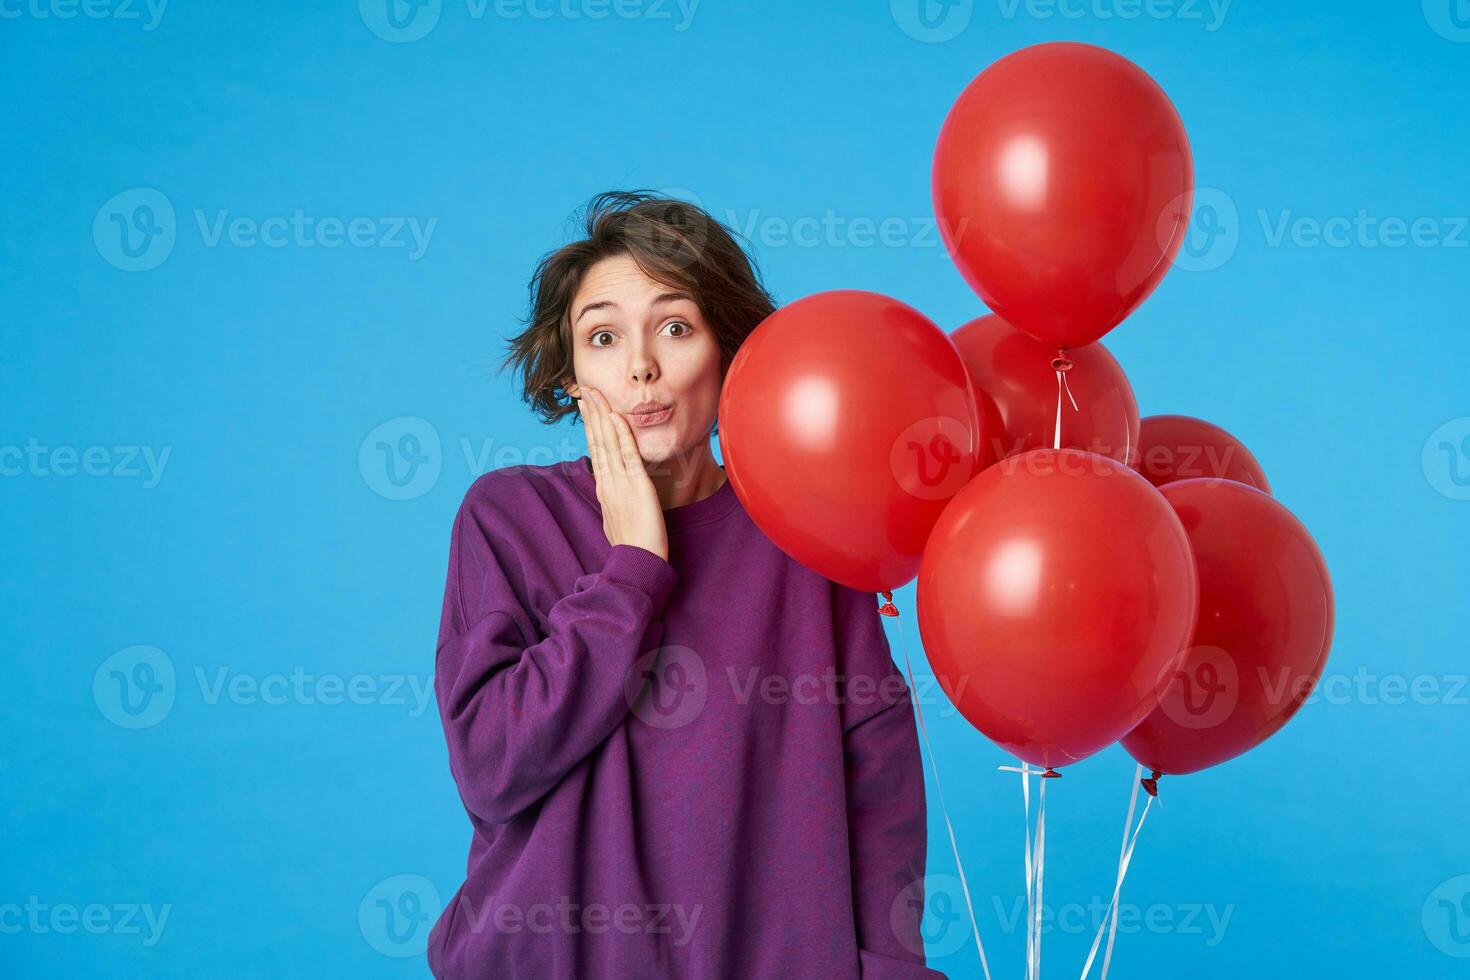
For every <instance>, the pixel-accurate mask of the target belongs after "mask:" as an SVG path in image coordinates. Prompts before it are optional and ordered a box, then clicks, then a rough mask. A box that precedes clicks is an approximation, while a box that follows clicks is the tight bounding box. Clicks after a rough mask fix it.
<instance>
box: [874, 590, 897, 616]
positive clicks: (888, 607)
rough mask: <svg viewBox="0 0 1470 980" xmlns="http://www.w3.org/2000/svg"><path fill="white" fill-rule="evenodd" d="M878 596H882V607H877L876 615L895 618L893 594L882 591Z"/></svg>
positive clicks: (895, 610) (895, 607) (895, 608)
mask: <svg viewBox="0 0 1470 980" xmlns="http://www.w3.org/2000/svg"><path fill="white" fill-rule="evenodd" d="M879 594H880V595H882V596H883V605H881V606H879V607H878V614H879V615H881V616H897V615H898V607H897V606H895V605H894V604H893V593H892V592H889V591H888V590H887V589H884V590H883V591H882V592H881V593H879Z"/></svg>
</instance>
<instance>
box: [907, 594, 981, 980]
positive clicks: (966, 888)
mask: <svg viewBox="0 0 1470 980" xmlns="http://www.w3.org/2000/svg"><path fill="white" fill-rule="evenodd" d="M894 608H897V606H896V605H895V607H894ZM894 618H895V619H897V620H898V637H899V647H900V648H901V649H902V650H903V665H904V669H905V670H907V671H908V675H909V698H910V700H912V701H913V702H914V712H915V713H916V714H917V715H918V716H919V731H921V732H922V733H923V735H924V749H925V751H926V752H927V754H928V756H929V771H930V772H932V773H933V774H934V792H935V795H936V796H937V797H938V798H939V812H940V813H942V814H944V827H945V829H946V830H948V831H949V847H950V850H952V851H954V864H955V867H956V868H957V869H958V870H959V873H960V889H961V890H962V891H963V892H964V893H965V910H966V911H967V912H968V913H969V915H970V928H971V929H972V930H973V931H974V933H975V948H976V949H977V950H979V951H980V969H982V970H984V971H985V980H990V963H989V961H987V960H986V958H985V944H984V943H982V942H981V941H980V926H979V925H978V924H977V923H976V921H975V905H974V903H973V902H971V901H970V883H969V881H968V880H966V878H965V866H964V864H963V862H961V861H960V845H959V843H958V842H957V841H956V840H955V836H954V824H953V823H951V822H950V819H949V807H947V806H945V804H944V786H943V785H942V784H941V783H940V782H939V765H938V764H937V763H936V762H935V760H934V747H933V746H932V745H931V744H930V743H929V727H928V726H927V725H925V724H924V709H923V708H922V707H920V706H919V695H918V691H917V690H916V685H915V684H914V665H913V664H912V663H910V662H909V644H908V630H907V629H905V628H904V622H903V616H902V615H898V616H895V617H894Z"/></svg>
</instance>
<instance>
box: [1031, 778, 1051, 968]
mask: <svg viewBox="0 0 1470 980" xmlns="http://www.w3.org/2000/svg"><path fill="white" fill-rule="evenodd" d="M1046 783H1047V781H1046V780H1045V779H1042V781H1041V792H1040V793H1038V794H1037V799H1036V861H1035V862H1034V865H1035V868H1036V910H1035V917H1034V918H1033V920H1032V921H1033V923H1034V925H1033V930H1034V931H1035V933H1036V942H1035V943H1034V944H1032V947H1031V948H1032V956H1033V958H1034V959H1033V962H1034V964H1035V971H1034V972H1033V974H1032V977H1033V980H1041V915H1042V909H1043V908H1044V906H1043V905H1042V902H1041V884H1042V882H1043V880H1045V879H1044V871H1045V868H1046Z"/></svg>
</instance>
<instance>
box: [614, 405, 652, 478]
mask: <svg viewBox="0 0 1470 980" xmlns="http://www.w3.org/2000/svg"><path fill="white" fill-rule="evenodd" d="M608 420H609V421H610V422H612V426H613V431H614V432H616V433H617V437H618V450H619V455H621V456H622V459H623V469H624V470H626V471H627V472H628V473H645V472H647V471H646V470H645V469H644V467H643V457H642V456H640V455H639V454H638V439H637V437H636V436H634V435H633V426H632V425H631V424H629V422H628V420H627V419H626V418H624V417H623V416H622V415H620V414H618V413H617V412H613V411H609V412H608Z"/></svg>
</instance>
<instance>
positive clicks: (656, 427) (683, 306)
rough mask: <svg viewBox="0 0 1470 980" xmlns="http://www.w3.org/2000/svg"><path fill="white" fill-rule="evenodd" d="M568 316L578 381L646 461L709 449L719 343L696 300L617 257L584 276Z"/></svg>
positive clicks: (716, 404) (685, 457)
mask: <svg viewBox="0 0 1470 980" xmlns="http://www.w3.org/2000/svg"><path fill="white" fill-rule="evenodd" d="M571 317H572V343H573V348H572V349H573V355H572V369H573V371H574V372H575V373H576V381H577V383H578V384H584V385H590V386H591V387H593V388H596V389H597V390H598V391H600V392H602V393H603V394H604V395H605V396H607V400H608V403H609V404H610V405H611V406H612V409H613V411H615V412H618V413H620V414H621V415H623V416H624V417H625V418H627V420H628V424H629V426H630V427H631V428H632V430H633V437H634V439H635V440H637V442H638V454H639V455H640V456H641V457H642V458H643V461H644V463H645V464H652V463H663V462H670V461H673V462H674V463H675V464H678V463H679V462H680V461H683V460H690V459H698V458H699V457H698V455H697V454H696V455H691V453H694V452H695V451H696V450H697V451H698V452H701V453H702V452H704V451H706V450H707V448H708V446H709V433H710V428H711V427H712V426H713V425H714V422H715V412H716V410H717V408H718V407H719V401H720V385H721V382H722V381H723V377H722V371H721V364H720V344H719V340H718V339H717V338H716V337H715V333H714V330H713V329H712V328H711V327H710V326H709V324H707V323H706V322H705V319H704V317H703V316H702V315H701V314H700V311H699V307H698V306H697V305H696V304H695V302H694V299H693V297H691V296H689V295H688V294H686V293H684V292H682V291H681V290H679V289H677V288H675V287H672V286H667V285H664V284H663V283H661V282H658V281H657V280H655V279H651V278H649V277H648V276H647V275H646V274H644V272H643V270H642V269H640V268H638V264H637V263H636V262H634V261H633V259H632V257H631V256H628V255H615V256H610V257H608V258H605V259H601V260H599V261H598V262H597V263H596V264H594V265H593V266H592V267H591V268H590V269H588V270H587V272H586V274H585V275H584V276H583V277H582V284H581V287H580V288H579V289H578V290H577V295H576V296H575V297H574V298H573V300H572V309H571ZM645 403H656V404H657V405H659V406H663V409H664V410H662V411H656V412H651V413H649V412H646V411H645V408H646V406H645ZM681 474H682V471H678V470H676V471H675V475H681Z"/></svg>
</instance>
